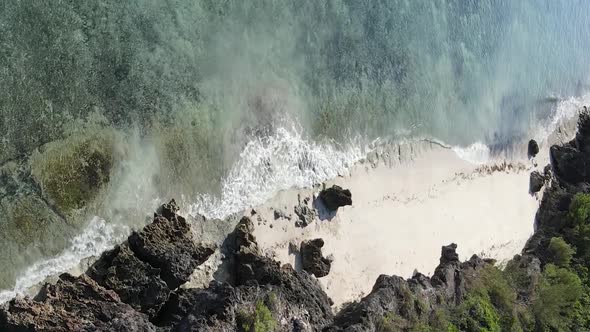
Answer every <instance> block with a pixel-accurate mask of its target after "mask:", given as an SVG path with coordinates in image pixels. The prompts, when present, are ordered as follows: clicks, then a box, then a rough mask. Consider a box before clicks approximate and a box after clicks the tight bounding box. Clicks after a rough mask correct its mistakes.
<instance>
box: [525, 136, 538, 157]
mask: <svg viewBox="0 0 590 332" xmlns="http://www.w3.org/2000/svg"><path fill="white" fill-rule="evenodd" d="M538 153H539V144H537V141H535V140H534V139H532V140H530V141H529V145H528V152H527V154H528V156H529V158H531V157H535V156H536V155H537V154H538Z"/></svg>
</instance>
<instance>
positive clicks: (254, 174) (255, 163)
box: [189, 128, 366, 218]
mask: <svg viewBox="0 0 590 332" xmlns="http://www.w3.org/2000/svg"><path fill="white" fill-rule="evenodd" d="M365 156H366V149H365V148H363V147H361V144H359V143H358V142H352V141H351V143H350V144H348V145H346V146H345V147H344V148H343V149H337V148H335V147H334V146H332V145H330V144H319V143H315V142H313V141H310V140H306V139H304V138H303V137H302V136H301V134H299V133H298V132H297V131H296V130H294V129H293V130H288V129H285V128H279V129H278V130H277V132H276V134H275V135H274V136H272V137H264V138H262V137H261V138H255V139H253V140H251V141H250V142H249V143H248V144H247V145H246V147H245V148H244V150H243V151H242V153H241V154H240V158H239V161H238V162H237V163H236V164H235V165H234V166H233V167H232V169H231V170H230V172H229V174H228V176H227V177H226V178H225V179H224V180H223V182H222V191H221V197H212V196H210V195H203V196H201V197H199V198H198V199H197V200H196V202H194V203H193V204H191V206H190V207H189V213H190V214H192V215H194V214H197V213H198V214H202V215H204V216H207V217H210V218H223V217H225V216H227V215H229V214H231V213H235V212H238V211H243V210H245V209H247V208H249V207H252V206H256V205H259V204H262V203H264V202H265V201H266V200H268V199H270V198H271V197H272V195H273V194H274V193H276V192H277V191H278V190H281V189H288V188H294V187H295V188H303V187H311V186H313V185H314V184H317V183H321V182H322V181H326V180H328V179H331V178H335V177H337V176H341V175H346V174H348V171H349V168H350V167H351V166H353V165H354V164H355V163H357V162H358V161H360V160H361V159H362V158H364V157H365Z"/></svg>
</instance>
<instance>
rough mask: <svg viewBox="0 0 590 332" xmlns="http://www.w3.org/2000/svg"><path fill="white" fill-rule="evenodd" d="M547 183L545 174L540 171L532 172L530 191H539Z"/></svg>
mask: <svg viewBox="0 0 590 332" xmlns="http://www.w3.org/2000/svg"><path fill="white" fill-rule="evenodd" d="M544 185H545V176H543V175H541V173H539V172H538V171H533V172H531V177H530V180H529V192H530V193H531V194H534V193H537V192H539V191H540V190H541V188H543V186H544Z"/></svg>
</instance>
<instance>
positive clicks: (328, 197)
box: [318, 185, 352, 211]
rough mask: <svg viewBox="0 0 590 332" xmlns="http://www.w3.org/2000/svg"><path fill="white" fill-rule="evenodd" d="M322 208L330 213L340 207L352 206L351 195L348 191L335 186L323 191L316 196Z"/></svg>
mask: <svg viewBox="0 0 590 332" xmlns="http://www.w3.org/2000/svg"><path fill="white" fill-rule="evenodd" d="M318 197H319V198H320V199H321V200H322V202H323V203H324V206H326V208H328V209H329V210H331V211H336V210H337V209H338V208H339V207H341V206H346V205H352V194H351V193H350V190H348V189H342V187H339V186H337V185H333V186H332V187H331V188H328V189H324V190H322V191H321V192H320V194H319V196H318Z"/></svg>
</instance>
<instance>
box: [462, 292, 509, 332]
mask: <svg viewBox="0 0 590 332" xmlns="http://www.w3.org/2000/svg"><path fill="white" fill-rule="evenodd" d="M455 321H456V326H457V328H458V329H459V330H461V331H474V332H476V331H477V332H500V331H502V329H501V328H500V317H499V315H498V313H497V311H496V308H494V306H493V305H492V302H491V300H490V299H489V298H486V297H483V296H470V297H468V298H467V299H466V300H465V301H464V302H463V303H462V304H461V305H460V306H458V307H457V308H456V314H455Z"/></svg>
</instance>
